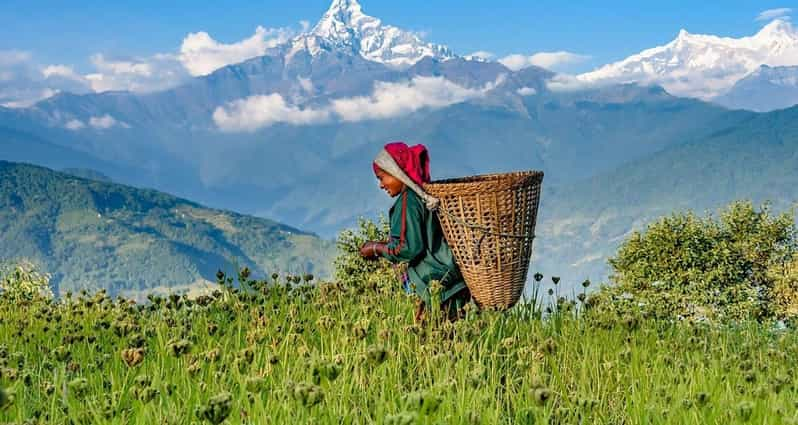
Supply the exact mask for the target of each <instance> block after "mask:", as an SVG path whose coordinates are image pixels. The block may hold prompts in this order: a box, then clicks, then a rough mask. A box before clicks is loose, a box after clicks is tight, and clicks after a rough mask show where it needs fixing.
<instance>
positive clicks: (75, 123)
mask: <svg viewBox="0 0 798 425" xmlns="http://www.w3.org/2000/svg"><path fill="white" fill-rule="evenodd" d="M85 127H86V124H83V121H81V120H70V121H68V122H67V123H66V124H64V128H66V129H67V130H72V131H76V130H80V129H82V128H85Z"/></svg>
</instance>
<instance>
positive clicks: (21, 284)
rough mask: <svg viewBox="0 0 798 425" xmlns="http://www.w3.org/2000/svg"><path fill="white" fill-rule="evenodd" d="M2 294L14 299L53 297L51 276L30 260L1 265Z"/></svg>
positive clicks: (29, 299)
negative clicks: (37, 267) (39, 269)
mask: <svg viewBox="0 0 798 425" xmlns="http://www.w3.org/2000/svg"><path fill="white" fill-rule="evenodd" d="M0 295H2V296H3V297H6V298H9V299H11V300H13V301H21V300H28V301H31V300H33V299H35V298H39V297H44V298H52V297H53V292H52V290H51V289H50V276H49V275H47V274H43V273H40V272H38V271H37V270H36V266H35V265H34V264H33V263H31V262H29V261H20V262H19V263H17V264H16V265H13V266H7V265H6V266H0Z"/></svg>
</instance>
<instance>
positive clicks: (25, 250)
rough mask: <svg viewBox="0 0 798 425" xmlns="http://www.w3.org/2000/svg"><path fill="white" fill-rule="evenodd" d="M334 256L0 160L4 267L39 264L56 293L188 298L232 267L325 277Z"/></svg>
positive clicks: (308, 241)
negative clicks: (179, 294) (178, 294)
mask: <svg viewBox="0 0 798 425" xmlns="http://www.w3.org/2000/svg"><path fill="white" fill-rule="evenodd" d="M333 250H334V247H333V244H332V243H331V242H327V241H324V240H322V239H320V238H318V237H317V236H316V235H313V234H309V233H305V232H302V231H300V230H297V229H295V228H292V227H289V226H285V225H282V224H279V223H277V222H274V221H271V220H266V219H262V218H256V217H250V216H245V215H240V214H235V213H232V212H227V211H220V210H214V209H209V208H205V207H203V206H201V205H198V204H196V203H193V202H190V201H187V200H184V199H180V198H176V197H173V196H170V195H168V194H165V193H161V192H157V191H154V190H145V189H137V188H133V187H130V186H124V185H119V184H114V183H109V182H102V181H96V180H89V179H84V178H80V177H76V176H72V175H69V174H64V173H60V172H56V171H53V170H50V169H47V168H43V167H38V166H32V165H27V164H19V163H11V162H5V161H0V259H5V260H14V259H19V258H27V259H30V260H31V261H33V262H35V263H38V264H39V265H40V267H42V268H43V269H44V270H46V271H47V272H49V273H51V274H52V277H53V278H52V284H53V286H54V290H55V291H56V292H60V293H64V292H66V291H70V290H78V289H83V288H87V289H97V288H105V289H107V290H108V291H109V292H110V293H112V294H126V295H132V296H136V295H138V294H140V293H141V292H143V291H152V290H154V291H158V290H185V289H188V287H189V285H196V284H198V283H202V282H204V281H214V280H215V277H214V276H215V274H216V271H217V270H218V269H219V268H223V269H226V270H230V269H231V268H232V266H233V264H237V265H238V266H241V267H243V266H248V267H249V268H250V269H251V270H252V271H253V273H255V274H256V275H261V276H263V275H266V274H271V273H273V272H278V273H303V272H307V273H313V274H316V275H318V276H326V275H328V273H329V267H330V260H331V258H332V254H333Z"/></svg>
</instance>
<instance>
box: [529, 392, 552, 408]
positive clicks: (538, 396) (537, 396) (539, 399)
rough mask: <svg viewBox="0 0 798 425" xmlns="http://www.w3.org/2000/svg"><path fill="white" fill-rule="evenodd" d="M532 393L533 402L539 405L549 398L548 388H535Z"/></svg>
mask: <svg viewBox="0 0 798 425" xmlns="http://www.w3.org/2000/svg"><path fill="white" fill-rule="evenodd" d="M532 395H533V399H534V400H535V403H537V404H538V405H539V406H543V405H544V404H546V402H547V401H549V399H551V391H550V390H549V389H548V388H536V389H535V390H534V392H533V393H532Z"/></svg>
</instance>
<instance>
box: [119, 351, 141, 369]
mask: <svg viewBox="0 0 798 425" xmlns="http://www.w3.org/2000/svg"><path fill="white" fill-rule="evenodd" d="M121 356H122V360H123V361H124V362H125V364H127V366H128V367H134V366H138V365H140V364H141V362H143V361H144V349H143V348H127V349H124V350H122V353H121Z"/></svg>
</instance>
